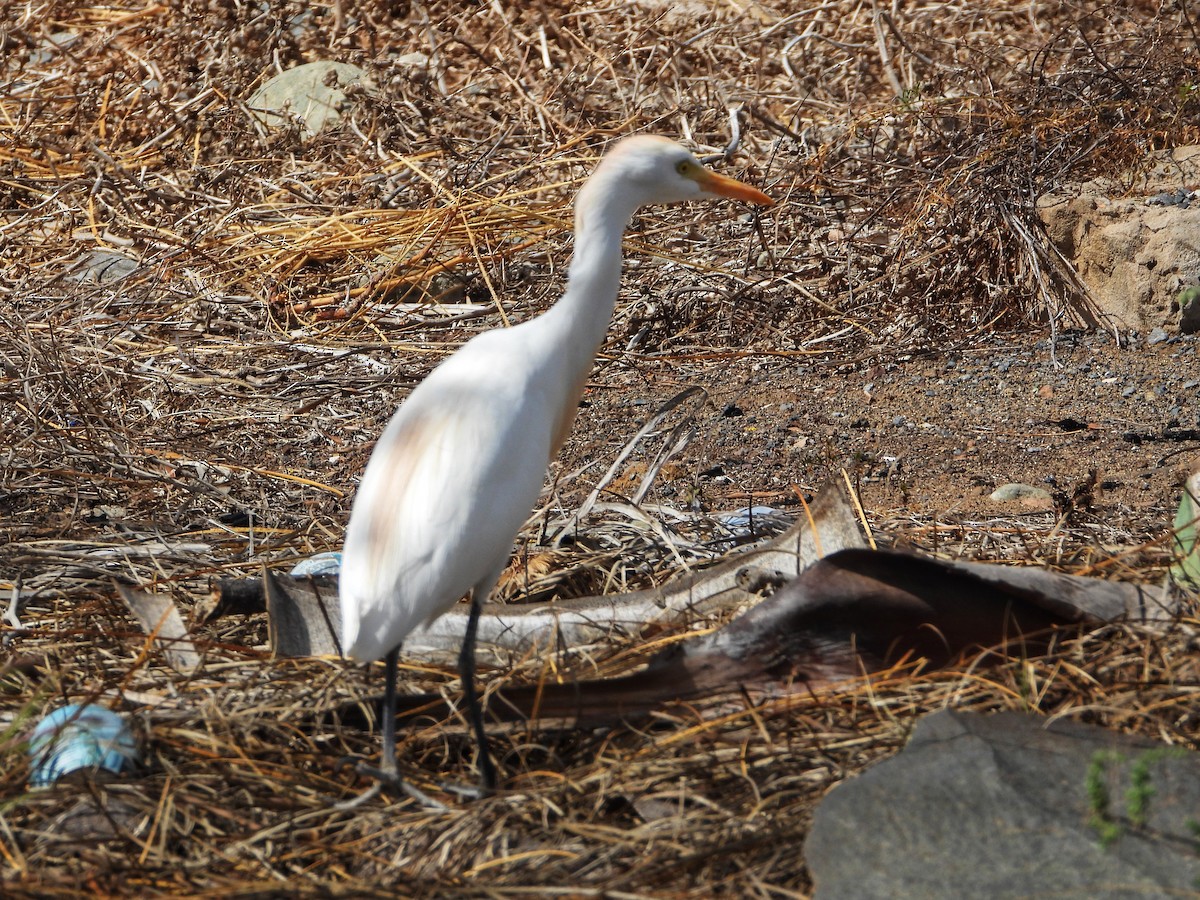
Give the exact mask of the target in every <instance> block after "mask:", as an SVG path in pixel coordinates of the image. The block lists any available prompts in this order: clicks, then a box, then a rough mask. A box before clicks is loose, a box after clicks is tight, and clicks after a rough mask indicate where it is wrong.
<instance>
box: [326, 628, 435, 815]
mask: <svg viewBox="0 0 1200 900" xmlns="http://www.w3.org/2000/svg"><path fill="white" fill-rule="evenodd" d="M383 666H384V673H383V675H384V682H383V709H382V716H383V755H382V757H381V758H380V760H379V768H377V769H376V768H374V767H373V766H368V765H366V764H365V763H364V762H362V761H361V760H360V761H359V762H358V763H357V764H356V765H355V769H356V770H357V771H358V773H359V774H360V775H366V776H367V777H369V778H374V779H375V783H374V784H373V785H371V786H370V787H369V788H368V789H367V790H365V791H363V793H361V794H359V795H358V796H357V797H351V798H350V799H349V800H345V801H342V802H341V803H336V804H334V809H337V810H340V811H342V812H345V811H348V810H351V809H354V808H355V807H358V806H361V805H362V804H363V803H366V802H367V801H368V800H372V799H374V798H375V797H377V796H378V795H379V793H380V792H381V791H382V790H383V789H384V787H385V786H386V787H389V788H396V789H399V790H401V791H403V792H404V793H405V794H407V795H408V796H410V797H412V798H413V799H414V800H416V801H417V802H418V803H420V804H421V805H422V806H425V807H427V808H429V809H445V808H446V807H445V805H444V804H441V803H439V802H438V801H436V800H433V799H431V798H430V797H427V796H426V795H425V794H424V793H423V792H421V791H420V790H418V789H417V788H416V787H414V786H413V785H411V784H409V783H408V782H406V781H405V780H404V779H402V778H401V777H400V767H399V766H398V765H397V763H396V680H397V678H398V673H399V670H400V648H399V647H398V646H397V647H396V649H395V650H390V651H388V654H387V655H386V656H385V657H384V658H383Z"/></svg>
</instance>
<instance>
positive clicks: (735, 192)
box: [696, 169, 775, 206]
mask: <svg viewBox="0 0 1200 900" xmlns="http://www.w3.org/2000/svg"><path fill="white" fill-rule="evenodd" d="M696 182H697V184H699V185H700V187H702V188H703V189H704V190H706V191H708V193H710V194H716V195H717V196H718V197H732V198H733V199H734V200H745V201H746V202H747V203H757V204H758V205H759V206H774V205H775V201H774V200H772V199H771V198H770V197H768V196H767V195H766V194H764V193H763V192H762V191H760V190H759V189H758V188H753V187H750V185H748V184H745V183H743V182H741V181H738V180H737V179H736V178H730V177H729V176H728V175H719V174H717V173H716V172H710V171H709V170H708V169H701V170H700V174H699V175H697V176H696Z"/></svg>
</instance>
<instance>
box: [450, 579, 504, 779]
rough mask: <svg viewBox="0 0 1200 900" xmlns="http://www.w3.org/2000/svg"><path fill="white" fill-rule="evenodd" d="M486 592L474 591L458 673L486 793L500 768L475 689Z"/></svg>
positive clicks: (459, 657)
mask: <svg viewBox="0 0 1200 900" xmlns="http://www.w3.org/2000/svg"><path fill="white" fill-rule="evenodd" d="M483 598H484V592H483V591H480V590H474V591H472V592H471V612H470V615H468V616H467V633H466V634H465V635H463V642H462V650H461V651H460V652H459V654H458V674H459V677H460V678H461V679H462V686H463V694H464V695H465V696H466V700H467V715H468V717H469V718H470V720H471V728H472V729H473V730H474V732H475V740H476V742H477V743H478V744H479V781H480V785H481V786H482V788H483V792H484V793H485V794H487V793H490V792H492V791H493V790H495V788H496V768H495V766H493V765H492V754H491V751H490V750H489V749H488V738H487V729H486V728H484V725H483V705H482V704H481V703H480V702H479V693H478V692H477V691H476V690H475V633H476V632H477V631H478V630H479V614H480V612H481V611H482V610H483Z"/></svg>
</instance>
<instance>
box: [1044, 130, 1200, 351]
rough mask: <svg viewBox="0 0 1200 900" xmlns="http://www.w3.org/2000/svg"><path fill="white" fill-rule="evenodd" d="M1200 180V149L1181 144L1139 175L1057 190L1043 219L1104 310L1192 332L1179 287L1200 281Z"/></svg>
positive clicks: (1138, 325) (1135, 322) (1121, 319)
mask: <svg viewBox="0 0 1200 900" xmlns="http://www.w3.org/2000/svg"><path fill="white" fill-rule="evenodd" d="M1198 182H1200V146H1191V147H1178V148H1176V149H1175V150H1172V151H1164V152H1163V153H1161V154H1159V155H1158V157H1157V158H1156V159H1155V160H1154V161H1153V163H1152V164H1151V165H1150V166H1148V167H1147V169H1146V171H1145V173H1144V174H1141V175H1140V176H1138V177H1137V178H1132V179H1126V180H1123V181H1116V180H1113V179H1106V178H1100V179H1096V180H1094V181H1088V182H1085V183H1083V184H1080V185H1067V186H1064V187H1062V188H1059V189H1056V190H1054V191H1052V192H1050V193H1048V194H1046V195H1044V196H1042V197H1041V198H1039V199H1038V216H1039V217H1040V218H1041V220H1042V224H1043V225H1044V226H1045V228H1046V232H1047V234H1048V235H1049V237H1050V239H1051V240H1052V241H1054V243H1055V244H1056V245H1057V246H1058V248H1059V250H1061V251H1062V253H1063V255H1064V256H1065V257H1066V258H1067V259H1068V260H1070V261H1071V263H1072V264H1073V265H1074V267H1075V270H1076V272H1077V273H1078V275H1079V278H1080V280H1081V281H1082V282H1083V283H1084V284H1085V285H1086V286H1087V288H1088V290H1089V291H1090V292H1091V294H1092V297H1093V298H1094V299H1095V300H1096V302H1097V304H1098V305H1099V306H1100V308H1101V310H1102V311H1103V312H1105V313H1106V314H1108V315H1110V316H1112V317H1113V318H1114V319H1116V320H1117V322H1118V323H1119V324H1121V325H1123V326H1124V327H1126V328H1134V329H1137V330H1140V331H1149V330H1150V329H1151V328H1154V327H1160V328H1165V329H1166V330H1168V331H1176V330H1189V329H1190V328H1191V327H1192V322H1193V318H1192V317H1188V318H1186V319H1182V317H1181V308H1180V292H1181V291H1182V290H1183V289H1185V288H1187V287H1190V286H1193V285H1195V284H1197V282H1198V281H1200V194H1196V193H1194V192H1193V191H1192V190H1191V189H1190V188H1189V186H1195V185H1196V184H1197V183H1198ZM1181 319H1182V320H1181Z"/></svg>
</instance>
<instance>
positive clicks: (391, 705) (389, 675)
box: [379, 647, 400, 780]
mask: <svg viewBox="0 0 1200 900" xmlns="http://www.w3.org/2000/svg"><path fill="white" fill-rule="evenodd" d="M383 666H384V669H385V671H384V674H383V678H384V681H383V758H382V759H380V760H379V769H380V771H382V772H384V773H385V774H387V775H391V776H392V777H393V778H395V779H397V780H399V778H400V776H399V771H400V770H399V768H398V767H397V765H396V678H397V673H398V671H399V669H400V648H399V647H396V649H395V650H389V651H388V653H387V656H385V657H384V658H383Z"/></svg>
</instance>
